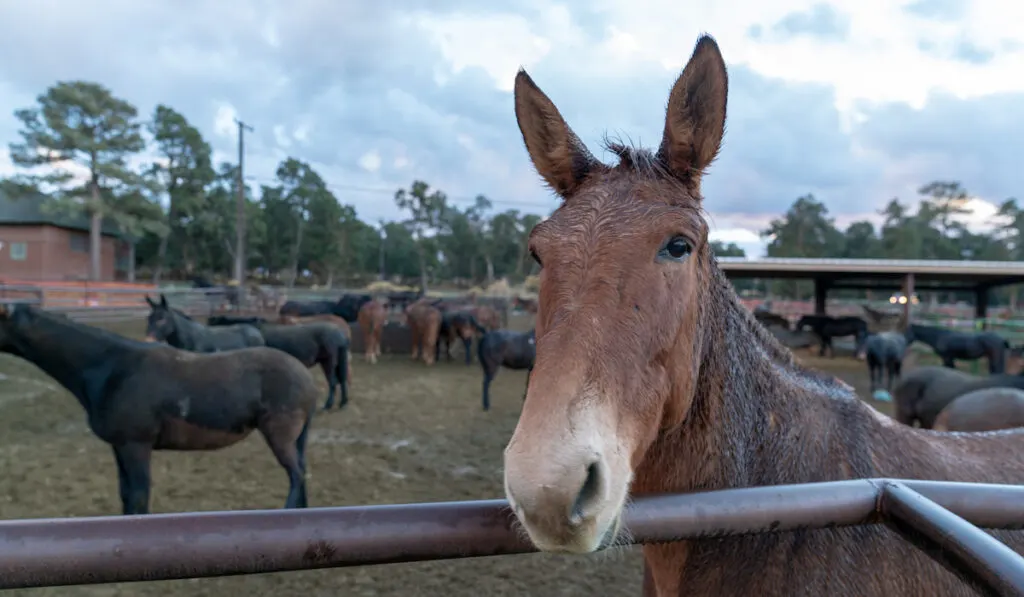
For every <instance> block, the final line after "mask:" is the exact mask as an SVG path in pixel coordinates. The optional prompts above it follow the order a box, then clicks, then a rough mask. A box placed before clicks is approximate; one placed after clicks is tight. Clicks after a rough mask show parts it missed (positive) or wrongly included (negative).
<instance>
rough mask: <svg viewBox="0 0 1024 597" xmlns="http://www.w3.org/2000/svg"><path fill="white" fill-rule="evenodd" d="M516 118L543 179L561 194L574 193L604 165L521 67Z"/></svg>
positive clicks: (563, 195) (516, 89)
mask: <svg viewBox="0 0 1024 597" xmlns="http://www.w3.org/2000/svg"><path fill="white" fill-rule="evenodd" d="M514 94H515V109H516V121H517V122H518V124H519V131H520V132H521V133H522V134H523V143H525V144H526V153H528V154H529V155H530V160H532V161H533V166H534V168H536V169H537V173H538V174H540V175H541V177H542V178H543V179H544V182H546V183H547V184H548V186H550V187H551V189H552V190H554V191H555V192H556V193H558V194H559V195H560V196H561V197H563V198H565V197H568V196H569V195H571V194H572V193H573V192H574V191H575V190H576V189H578V188H579V186H580V184H581V183H582V182H583V180H584V179H585V178H586V177H587V175H588V174H590V173H591V172H592V171H594V170H597V169H599V168H603V167H604V166H603V164H601V162H599V161H598V160H597V158H595V157H594V156H593V155H592V154H591V153H590V151H589V150H588V149H587V147H586V146H585V145H584V144H583V142H582V141H580V138H579V137H577V136H576V133H574V132H573V131H572V129H570V128H569V125H568V124H566V122H565V119H564V118H562V115H561V113H559V111H558V108H556V107H555V104H554V103H553V102H552V101H551V99H550V98H548V96H547V95H545V94H544V92H543V91H541V90H540V88H539V87H537V85H536V84H535V83H534V82H533V79H531V78H530V75H528V74H526V71H525V70H523V69H519V73H518V74H517V75H516V83H515V91H514Z"/></svg>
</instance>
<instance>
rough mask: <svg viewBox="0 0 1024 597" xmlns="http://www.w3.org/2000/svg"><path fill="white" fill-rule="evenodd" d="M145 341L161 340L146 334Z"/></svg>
mask: <svg viewBox="0 0 1024 597" xmlns="http://www.w3.org/2000/svg"><path fill="white" fill-rule="evenodd" d="M145 341H146V342H159V340H157V339H156V336H154V335H153V334H146V338H145Z"/></svg>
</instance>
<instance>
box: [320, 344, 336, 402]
mask: <svg viewBox="0 0 1024 597" xmlns="http://www.w3.org/2000/svg"><path fill="white" fill-rule="evenodd" d="M336 360H337V358H336V357H331V356H328V357H326V358H323V359H321V360H320V369H321V370H322V371H323V372H324V379H326V380H327V402H324V408H323V410H325V411H328V410H331V407H332V406H334V386H336V385H338V378H337V376H336V375H335V371H336V370H337V368H338V364H337V362H336Z"/></svg>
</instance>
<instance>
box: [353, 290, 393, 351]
mask: <svg viewBox="0 0 1024 597" xmlns="http://www.w3.org/2000/svg"><path fill="white" fill-rule="evenodd" d="M356 320H357V321H358V322H359V329H360V331H361V332H362V333H363V353H364V355H365V358H366V362H368V363H370V364H374V365H375V364H377V359H378V358H380V355H381V351H380V339H381V335H383V333H384V324H385V323H387V320H388V312H387V309H386V308H385V307H384V305H382V304H381V303H380V302H379V301H370V302H368V303H364V304H363V306H362V307H360V308H359V315H358V316H357V317H356Z"/></svg>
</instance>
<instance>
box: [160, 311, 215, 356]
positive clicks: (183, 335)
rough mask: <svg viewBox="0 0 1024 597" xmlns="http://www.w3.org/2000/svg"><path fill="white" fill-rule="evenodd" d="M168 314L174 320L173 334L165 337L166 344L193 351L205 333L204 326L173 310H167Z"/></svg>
mask: <svg viewBox="0 0 1024 597" xmlns="http://www.w3.org/2000/svg"><path fill="white" fill-rule="evenodd" d="M168 313H170V314H171V317H172V318H173V319H174V332H172V333H171V335H170V336H168V337H167V343H168V344H170V345H171V346H173V347H175V348H180V349H182V350H194V349H195V347H196V344H197V343H198V341H199V338H201V337H202V336H203V334H205V333H206V326H204V325H203V324H201V323H199V322H198V321H193V320H191V319H189V318H188V317H185V316H184V315H182V314H181V313H178V312H177V311H175V310H173V309H170V310H168Z"/></svg>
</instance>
